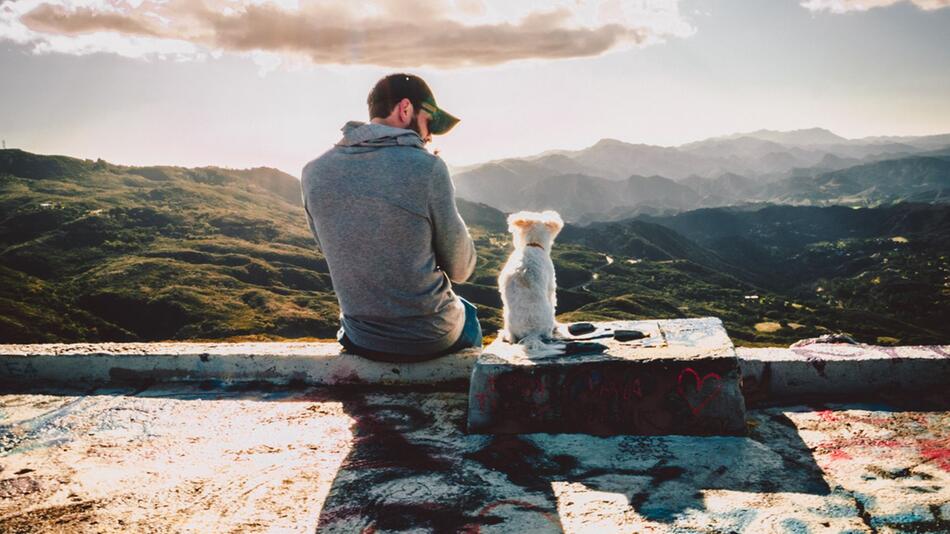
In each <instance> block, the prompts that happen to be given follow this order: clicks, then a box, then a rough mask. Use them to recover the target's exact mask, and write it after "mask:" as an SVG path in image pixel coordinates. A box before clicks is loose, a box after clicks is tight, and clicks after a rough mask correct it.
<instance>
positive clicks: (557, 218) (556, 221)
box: [541, 210, 564, 232]
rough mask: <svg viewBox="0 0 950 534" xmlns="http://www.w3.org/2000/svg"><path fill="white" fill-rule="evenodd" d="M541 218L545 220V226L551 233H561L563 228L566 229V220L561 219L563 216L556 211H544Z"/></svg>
mask: <svg viewBox="0 0 950 534" xmlns="http://www.w3.org/2000/svg"><path fill="white" fill-rule="evenodd" d="M541 217H542V218H543V220H544V226H546V227H547V228H548V230H550V231H551V232H560V231H561V228H564V220H563V219H561V215H560V214H558V212H556V211H553V210H547V211H544V212H542V213H541Z"/></svg>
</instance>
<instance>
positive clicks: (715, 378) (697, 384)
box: [676, 367, 722, 415]
mask: <svg viewBox="0 0 950 534" xmlns="http://www.w3.org/2000/svg"><path fill="white" fill-rule="evenodd" d="M684 376H689V377H692V379H693V382H692V384H693V389H692V391H690V392H689V393H687V391H688V388H684V387H683V377H684ZM707 380H709V381H710V383H711V384H714V387H713V390H712V391H711V392H710V393H708V394H706V395H705V396H703V392H704V391H706V390H705V389H703V385H704V384H706V381H707ZM707 389H708V388H707ZM720 390H722V377H720V376H719V375H718V374H716V373H707V374H706V375H705V376H703V377H702V378H700V377H699V373H697V372H696V371H695V370H694V369H693V368H692V367H687V368H685V369H683V370H682V371H680V374H679V376H678V377H677V378H676V391H677V392H678V393H679V394H680V396H681V397H683V398H684V399H686V402H687V404H688V405H689V409H690V411H692V412H693V415H699V414H700V413H702V411H703V408H705V407H706V405H707V404H709V403H710V402H711V401H712V400H713V399H715V398H716V396H717V395H719V391H720ZM697 396H698V397H699V402H698V403H695V402H694V401H692V400H690V398H691V397H697Z"/></svg>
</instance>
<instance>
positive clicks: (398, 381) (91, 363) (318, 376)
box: [0, 342, 481, 389]
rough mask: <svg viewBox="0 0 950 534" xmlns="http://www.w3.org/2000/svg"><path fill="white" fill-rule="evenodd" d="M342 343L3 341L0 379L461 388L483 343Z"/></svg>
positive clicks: (67, 382) (81, 383)
mask: <svg viewBox="0 0 950 534" xmlns="http://www.w3.org/2000/svg"><path fill="white" fill-rule="evenodd" d="M341 350H342V347H340V345H339V344H337V343H276V342H267V343H84V344H49V345H0V381H6V382H14V383H31V382H48V383H54V384H65V385H71V386H80V387H82V386H85V385H90V386H92V385H97V384H105V383H155V382H175V381H204V380H220V381H227V382H230V381H268V382H275V383H283V384H286V383H293V382H297V383H305V384H310V385H327V386H331V385H346V384H382V385H432V386H452V387H454V388H457V389H464V388H465V387H466V385H467V383H468V379H469V375H470V374H471V370H472V366H473V365H474V363H475V359H476V358H477V357H478V355H479V354H480V353H481V350H480V349H471V350H467V351H462V352H459V353H456V354H450V355H448V356H445V357H442V358H438V359H436V360H432V361H429V362H421V363H414V364H392V363H381V362H375V361H372V360H367V359H365V358H361V357H359V356H356V355H353V354H345V353H341Z"/></svg>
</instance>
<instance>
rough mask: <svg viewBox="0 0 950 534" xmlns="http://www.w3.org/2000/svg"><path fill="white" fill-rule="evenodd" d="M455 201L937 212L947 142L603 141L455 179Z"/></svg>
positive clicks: (609, 208) (578, 214)
mask: <svg viewBox="0 0 950 534" xmlns="http://www.w3.org/2000/svg"><path fill="white" fill-rule="evenodd" d="M454 179H455V183H456V188H457V193H458V195H459V196H460V197H462V198H466V199H469V200H472V201H475V202H483V203H485V204H488V205H490V206H493V207H495V208H498V209H500V210H503V211H514V210H518V209H545V208H551V209H556V210H558V211H560V212H561V214H562V216H564V217H566V218H567V219H569V220H572V221H576V222H590V221H604V220H618V219H623V218H627V217H631V216H635V215H638V214H642V213H646V214H670V213H676V212H680V211H685V210H690V209H696V208H703V207H715V206H729V205H737V204H747V203H765V202H768V203H781V204H794V205H848V206H879V205H883V204H888V203H893V202H899V201H920V202H945V201H947V199H948V198H950V196H948V193H950V134H943V135H931V136H918V137H872V138H864V139H846V138H844V137H841V136H838V135H836V134H834V133H832V132H830V131H828V130H824V129H821V128H812V129H808V130H795V131H789V132H778V131H770V130H759V131H755V132H749V133H740V134H733V135H729V136H724V137H717V138H711V139H706V140H703V141H697V142H694V143H688V144H685V145H681V146H679V147H661V146H653V145H643V144H631V143H625V142H622V141H617V140H613V139H603V140H601V141H599V142H597V143H596V144H594V145H593V146H591V147H589V148H586V149H583V150H578V151H563V150H558V151H549V152H545V153H543V154H539V155H536V156H530V157H525V158H512V159H506V160H500V161H492V162H488V163H485V164H481V165H475V166H471V167H466V168H464V169H460V170H459V172H457V173H456V174H455V176H454Z"/></svg>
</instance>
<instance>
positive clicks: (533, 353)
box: [518, 334, 567, 358]
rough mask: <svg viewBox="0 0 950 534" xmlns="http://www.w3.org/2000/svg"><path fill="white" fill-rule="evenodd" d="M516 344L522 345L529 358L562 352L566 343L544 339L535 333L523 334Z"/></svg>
mask: <svg viewBox="0 0 950 534" xmlns="http://www.w3.org/2000/svg"><path fill="white" fill-rule="evenodd" d="M518 344H519V345H521V346H523V347H524V351H525V354H526V355H527V356H528V357H529V358H546V357H548V356H556V355H558V354H564V351H565V350H566V349H567V345H565V344H564V343H559V342H557V341H551V340H548V339H545V338H543V337H541V336H539V335H537V334H532V335H530V336H525V337H523V338H521V340H520V341H518Z"/></svg>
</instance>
